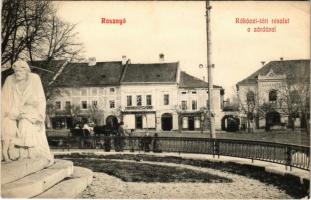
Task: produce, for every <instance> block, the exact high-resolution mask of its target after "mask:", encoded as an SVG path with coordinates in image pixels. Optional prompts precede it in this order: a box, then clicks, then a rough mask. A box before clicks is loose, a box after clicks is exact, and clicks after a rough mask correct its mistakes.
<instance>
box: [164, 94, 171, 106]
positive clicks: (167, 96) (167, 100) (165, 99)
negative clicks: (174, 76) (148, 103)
mask: <svg viewBox="0 0 311 200" xmlns="http://www.w3.org/2000/svg"><path fill="white" fill-rule="evenodd" d="M169 104H170V96H169V95H168V94H165V95H164V105H169Z"/></svg>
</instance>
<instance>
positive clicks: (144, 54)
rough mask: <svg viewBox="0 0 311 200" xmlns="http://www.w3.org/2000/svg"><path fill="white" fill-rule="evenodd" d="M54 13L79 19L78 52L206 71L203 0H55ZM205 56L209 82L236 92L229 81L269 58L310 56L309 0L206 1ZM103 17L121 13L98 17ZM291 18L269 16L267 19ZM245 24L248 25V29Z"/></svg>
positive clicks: (68, 19) (199, 74)
mask: <svg viewBox="0 0 311 200" xmlns="http://www.w3.org/2000/svg"><path fill="white" fill-rule="evenodd" d="M54 4H55V6H56V7H57V12H58V16H59V17H61V18H62V19H63V20H64V21H66V22H70V23H74V24H77V26H76V31H77V32H78V33H79V34H78V36H77V40H78V41H80V42H82V43H83V45H84V51H85V53H84V56H85V57H86V58H88V57H96V60H97V61H118V60H121V57H122V55H126V56H127V58H130V59H131V62H132V63H155V62H159V58H158V57H159V54H160V53H163V54H164V55H165V61H166V62H176V61H178V62H179V63H180V68H181V70H183V71H186V72H187V73H189V74H191V75H194V76H196V77H198V78H200V79H203V76H204V77H207V70H206V68H200V67H199V65H200V64H205V66H206V62H207V58H206V57H207V56H206V46H207V45H206V21H205V2H203V1H187V2H185V1H177V2H176V1H175V2H168V1H140V2H135V1H106V2H104V1H62V2H54ZM211 6H212V10H211V19H210V22H211V24H210V27H211V63H213V64H215V68H214V69H213V77H214V78H213V80H214V84H216V85H220V86H222V87H223V88H224V89H225V93H226V97H230V96H231V95H234V90H233V89H234V88H235V84H236V83H237V82H238V81H241V80H243V79H244V78H246V77H247V76H249V75H250V74H251V73H253V72H254V71H256V70H257V69H259V68H260V67H261V66H262V64H261V61H265V62H266V63H267V62H269V61H272V60H279V59H280V57H283V58H284V60H290V59H309V58H310V4H309V2H289V1H284V2H275V1H273V2H267V1H264V2H254V1H240V2H239V1H235V2H230V1H212V2H211ZM101 18H106V19H126V23H125V24H122V25H119V24H102V23H101ZM236 18H252V19H253V18H255V19H260V18H265V19H268V21H269V24H255V25H254V24H237V23H236ZM275 18H277V19H282V18H285V19H289V23H287V24H272V23H271V20H272V19H275ZM263 26H267V27H275V28H276V32H253V28H255V27H263ZM247 28H251V31H250V32H248V31H247Z"/></svg>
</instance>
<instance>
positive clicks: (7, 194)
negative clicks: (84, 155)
mask: <svg viewBox="0 0 311 200" xmlns="http://www.w3.org/2000/svg"><path fill="white" fill-rule="evenodd" d="M24 162H27V161H23V160H21V161H17V162H13V163H14V165H16V164H18V163H19V164H25V163H24ZM37 163H38V162H37ZM39 163H40V162H39ZM8 164H9V165H13V164H11V163H8ZM27 164H28V165H31V164H30V163H27ZM2 166H4V168H6V167H7V165H6V164H3V165H2ZM11 167H12V170H9V171H15V169H14V168H13V166H11ZM15 167H17V166H15ZM29 167H31V166H28V167H27V169H28V168H29ZM5 170H8V169H5ZM1 171H2V177H7V175H9V176H10V177H9V178H6V179H5V180H10V182H8V181H6V182H1V193H2V194H1V196H2V197H4V198H33V197H38V198H75V197H76V196H78V195H79V194H80V193H81V192H82V191H83V190H84V189H85V188H86V187H87V186H88V185H89V184H90V183H91V182H92V178H93V172H92V171H91V170H89V169H85V168H81V167H74V166H73V164H72V162H71V161H66V160H55V163H54V164H53V165H50V166H48V167H46V168H43V169H40V170H39V171H36V172H31V173H29V174H28V175H25V176H24V177H20V176H21V175H18V176H15V178H12V173H11V174H10V173H9V174H7V175H6V174H5V171H3V169H1ZM15 173H16V174H19V172H18V171H15ZM24 173H25V172H22V174H24ZM16 177H18V178H16ZM13 179H14V180H13ZM12 180H13V181H12Z"/></svg>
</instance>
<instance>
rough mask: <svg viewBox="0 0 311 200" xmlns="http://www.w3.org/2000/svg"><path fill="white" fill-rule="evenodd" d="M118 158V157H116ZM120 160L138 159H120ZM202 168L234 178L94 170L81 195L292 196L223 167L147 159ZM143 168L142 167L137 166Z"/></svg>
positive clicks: (281, 197) (176, 165)
mask: <svg viewBox="0 0 311 200" xmlns="http://www.w3.org/2000/svg"><path fill="white" fill-rule="evenodd" d="M114 161H116V160H114ZM119 161H120V162H136V161H129V160H119ZM141 163H149V164H150V163H151V164H154V165H165V166H174V167H182V168H188V169H192V170H199V171H202V172H209V173H211V174H215V175H219V176H223V177H227V178H231V179H232V180H233V182H232V183H135V182H123V181H122V180H121V179H119V178H116V177H114V176H109V175H107V174H105V173H97V172H94V176H95V177H94V179H93V183H92V184H91V186H90V187H88V188H87V189H86V190H85V191H84V192H83V193H82V194H81V196H80V197H79V198H105V199H107V198H110V199H112V198H113V199H116V198H117V199H133V198H134V199H155V198H157V199H164V198H165V199H171V198H174V199H181V198H183V199H185V198H187V199H199V198H201V199H202V198H204V199H207V198H208V199H211V198H212V199H241V198H243V199H249V198H259V199H292V198H291V197H290V196H289V195H287V194H286V193H285V191H282V190H279V189H278V188H277V187H275V186H273V185H267V184H264V183H261V182H260V181H258V180H254V179H251V178H248V177H245V176H240V175H236V174H231V173H227V172H222V171H219V170H214V169H208V168H201V167H194V166H190V165H180V164H173V163H158V162H145V161H142V162H141ZM137 170H139V169H137Z"/></svg>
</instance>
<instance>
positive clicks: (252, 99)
mask: <svg viewBox="0 0 311 200" xmlns="http://www.w3.org/2000/svg"><path fill="white" fill-rule="evenodd" d="M246 100H247V102H248V103H254V102H255V93H254V92H253V91H249V92H247V94H246Z"/></svg>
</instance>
